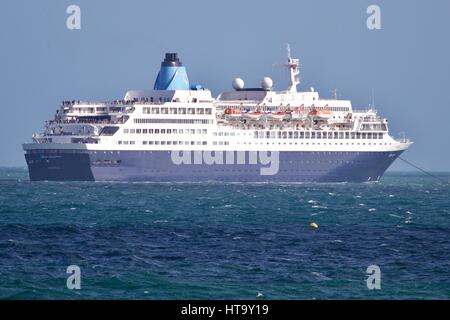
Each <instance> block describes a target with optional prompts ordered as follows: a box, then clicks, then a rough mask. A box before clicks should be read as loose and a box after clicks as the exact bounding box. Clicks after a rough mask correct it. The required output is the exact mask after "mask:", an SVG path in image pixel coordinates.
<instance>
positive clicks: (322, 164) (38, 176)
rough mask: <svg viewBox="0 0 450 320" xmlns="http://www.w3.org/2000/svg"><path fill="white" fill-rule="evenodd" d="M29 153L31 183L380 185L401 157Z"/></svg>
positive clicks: (379, 154)
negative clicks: (323, 183)
mask: <svg viewBox="0 0 450 320" xmlns="http://www.w3.org/2000/svg"><path fill="white" fill-rule="evenodd" d="M48 152H49V151H48V150H47V151H46V152H42V151H37V152H32V153H27V154H26V159H27V163H28V167H29V173H30V180H32V181H42V180H54V181H73V180H76V181H207V180H218V181H230V182H240V181H241V182H271V181H274V182H366V181H378V180H379V179H380V178H381V176H382V175H383V174H384V172H385V171H386V169H387V168H388V167H389V166H390V165H391V164H392V162H393V161H394V160H395V159H396V158H397V157H398V156H399V155H400V154H401V151H397V152H372V153H371V152H255V151H248V152H243V151H239V152H237V151H236V152H231V151H226V152H224V151H216V152H211V151H156V152H155V151H151V152H143V151H121V152H110V151H80V150H65V151H64V152H61V151H57V153H48Z"/></svg>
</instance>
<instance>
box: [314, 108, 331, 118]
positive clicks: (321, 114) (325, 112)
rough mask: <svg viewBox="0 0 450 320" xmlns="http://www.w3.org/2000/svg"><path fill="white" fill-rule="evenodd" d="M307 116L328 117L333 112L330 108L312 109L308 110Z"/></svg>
mask: <svg viewBox="0 0 450 320" xmlns="http://www.w3.org/2000/svg"><path fill="white" fill-rule="evenodd" d="M309 116H310V117H313V118H321V119H330V118H331V117H332V116H333V112H331V111H330V110H317V109H313V110H311V111H310V112H309Z"/></svg>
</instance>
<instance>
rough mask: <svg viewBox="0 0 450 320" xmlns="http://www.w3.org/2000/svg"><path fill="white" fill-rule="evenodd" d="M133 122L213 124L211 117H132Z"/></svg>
mask: <svg viewBox="0 0 450 320" xmlns="http://www.w3.org/2000/svg"><path fill="white" fill-rule="evenodd" d="M134 123H178V124H213V123H214V120H213V119H134Z"/></svg>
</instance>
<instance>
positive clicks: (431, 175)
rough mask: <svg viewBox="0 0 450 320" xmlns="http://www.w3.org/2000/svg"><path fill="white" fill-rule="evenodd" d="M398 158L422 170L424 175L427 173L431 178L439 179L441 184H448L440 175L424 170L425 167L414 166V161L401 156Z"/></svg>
mask: <svg viewBox="0 0 450 320" xmlns="http://www.w3.org/2000/svg"><path fill="white" fill-rule="evenodd" d="M398 158H399V159H400V160H402V161H403V162H405V163H406V164H409V165H410V166H411V167H413V168H416V169H417V170H420V171H422V172H423V173H425V174H426V175H429V176H430V177H432V178H435V179H437V180H439V181H440V182H442V183H443V184H448V183H449V182H448V181H445V180H444V179H441V178H440V177H438V176H436V175H434V174H432V173H430V172H428V171H426V170H425V169H422V168H420V167H419V166H416V165H415V164H414V163H411V162H409V161H408V160H406V159H403V158H402V157H398Z"/></svg>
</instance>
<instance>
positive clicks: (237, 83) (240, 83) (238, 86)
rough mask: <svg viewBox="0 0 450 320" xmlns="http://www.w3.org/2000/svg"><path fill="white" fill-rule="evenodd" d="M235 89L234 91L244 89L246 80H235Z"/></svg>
mask: <svg viewBox="0 0 450 320" xmlns="http://www.w3.org/2000/svg"><path fill="white" fill-rule="evenodd" d="M233 88H234V90H242V89H244V80H242V79H241V78H235V79H234V80H233Z"/></svg>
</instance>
